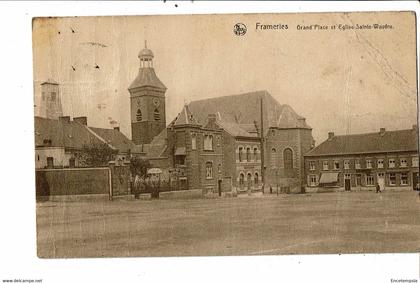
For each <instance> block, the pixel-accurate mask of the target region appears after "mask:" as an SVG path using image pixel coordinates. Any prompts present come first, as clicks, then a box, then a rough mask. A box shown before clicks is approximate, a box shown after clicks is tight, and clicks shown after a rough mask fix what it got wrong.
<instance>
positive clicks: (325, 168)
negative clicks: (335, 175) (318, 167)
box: [322, 160, 329, 170]
mask: <svg viewBox="0 0 420 283" xmlns="http://www.w3.org/2000/svg"><path fill="white" fill-rule="evenodd" d="M328 169H329V168H328V161H327V160H325V161H323V162H322V170H328Z"/></svg>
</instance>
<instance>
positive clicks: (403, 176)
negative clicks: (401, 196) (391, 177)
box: [401, 173, 408, 186]
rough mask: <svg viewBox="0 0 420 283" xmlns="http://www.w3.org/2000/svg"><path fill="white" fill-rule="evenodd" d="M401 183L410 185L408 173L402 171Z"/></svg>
mask: <svg viewBox="0 0 420 283" xmlns="http://www.w3.org/2000/svg"><path fill="white" fill-rule="evenodd" d="M401 185H403V186H406V185H408V174H407V173H401Z"/></svg>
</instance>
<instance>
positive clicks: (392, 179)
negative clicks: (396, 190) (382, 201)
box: [389, 173, 397, 186]
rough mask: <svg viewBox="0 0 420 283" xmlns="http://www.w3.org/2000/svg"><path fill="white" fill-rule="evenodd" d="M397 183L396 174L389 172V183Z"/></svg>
mask: <svg viewBox="0 0 420 283" xmlns="http://www.w3.org/2000/svg"><path fill="white" fill-rule="evenodd" d="M395 184H397V175H396V174H395V173H389V185H390V186H395Z"/></svg>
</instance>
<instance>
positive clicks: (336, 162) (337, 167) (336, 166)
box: [334, 160, 340, 170]
mask: <svg viewBox="0 0 420 283" xmlns="http://www.w3.org/2000/svg"><path fill="white" fill-rule="evenodd" d="M339 169H340V161H338V160H335V161H334V170H339Z"/></svg>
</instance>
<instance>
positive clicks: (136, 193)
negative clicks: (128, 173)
mask: <svg viewBox="0 0 420 283" xmlns="http://www.w3.org/2000/svg"><path fill="white" fill-rule="evenodd" d="M140 183H141V180H140V176H139V175H138V174H136V176H135V177H134V197H135V198H139V194H140Z"/></svg>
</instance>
